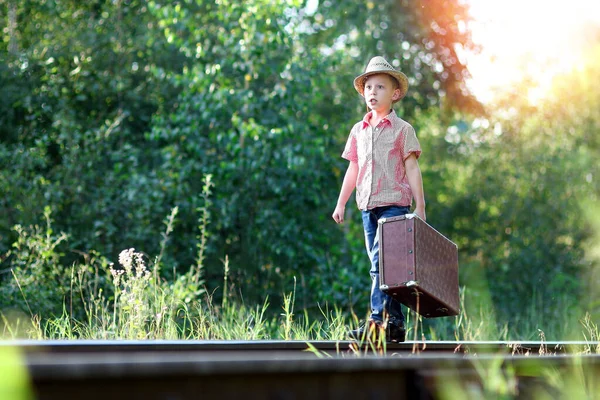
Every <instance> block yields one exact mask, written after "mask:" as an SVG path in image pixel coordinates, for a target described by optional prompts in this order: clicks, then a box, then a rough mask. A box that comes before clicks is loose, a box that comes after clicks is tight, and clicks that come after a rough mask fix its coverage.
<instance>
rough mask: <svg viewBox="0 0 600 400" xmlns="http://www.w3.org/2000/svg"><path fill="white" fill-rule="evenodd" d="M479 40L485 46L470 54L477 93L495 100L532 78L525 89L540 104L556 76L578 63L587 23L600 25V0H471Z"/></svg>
mask: <svg viewBox="0 0 600 400" xmlns="http://www.w3.org/2000/svg"><path fill="white" fill-rule="evenodd" d="M467 1H468V3H470V5H471V15H472V16H473V18H474V21H473V22H472V26H471V28H472V32H473V40H474V41H475V42H476V43H477V44H479V45H481V46H482V51H481V53H480V54H478V55H470V56H468V57H467V61H468V66H469V70H470V71H471V74H472V76H473V79H472V81H471V82H470V83H469V86H470V88H471V89H472V90H473V92H474V93H475V95H476V96H477V97H478V98H479V99H480V100H481V101H483V102H490V101H491V100H493V99H494V97H495V96H496V95H497V94H499V93H502V91H503V90H505V89H506V88H507V87H508V86H509V85H511V84H515V83H517V84H518V83H522V82H530V85H528V87H527V88H523V89H524V90H523V92H522V94H523V95H524V96H527V97H528V99H529V101H530V102H531V103H532V104H534V103H536V102H537V101H538V100H539V99H541V98H543V97H545V96H546V95H547V92H548V90H549V88H550V82H551V80H552V78H553V77H554V76H555V75H557V74H560V73H564V72H567V71H569V70H571V69H573V68H574V67H576V66H577V64H578V62H579V61H580V60H581V58H582V56H583V54H584V52H585V50H586V43H587V37H586V34H587V33H589V32H588V29H587V27H589V26H590V25H591V24H595V25H598V24H600V1H597V0H570V1H568V2H566V1H559V0H502V1H498V0H496V1H490V0H467Z"/></svg>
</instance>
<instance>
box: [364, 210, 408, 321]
mask: <svg viewBox="0 0 600 400" xmlns="http://www.w3.org/2000/svg"><path fill="white" fill-rule="evenodd" d="M409 212H410V208H409V207H406V206H385V207H377V208H374V209H372V210H368V211H363V212H362V220H363V228H364V230H365V245H366V247H367V254H368V255H369V259H370V260H371V319H372V320H374V321H377V322H383V319H384V312H387V313H388V315H389V319H390V321H392V322H394V323H400V322H403V321H404V315H403V314H402V308H401V304H400V303H399V302H398V301H396V300H395V299H394V298H393V297H391V296H388V295H387V294H385V293H384V292H382V291H381V290H380V289H379V237H378V236H377V221H378V220H379V219H380V218H388V217H397V216H399V215H404V214H408V213H409Z"/></svg>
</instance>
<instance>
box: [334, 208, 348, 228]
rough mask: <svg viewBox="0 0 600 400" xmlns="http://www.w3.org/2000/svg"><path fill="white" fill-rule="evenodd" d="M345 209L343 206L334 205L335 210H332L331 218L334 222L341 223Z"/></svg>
mask: <svg viewBox="0 0 600 400" xmlns="http://www.w3.org/2000/svg"><path fill="white" fill-rule="evenodd" d="M345 211H346V207H344V206H340V205H338V206H336V207H335V210H334V211H333V215H332V217H333V220H334V221H335V222H337V223H338V224H341V223H342V222H344V212H345Z"/></svg>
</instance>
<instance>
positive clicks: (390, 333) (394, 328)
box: [385, 321, 406, 343]
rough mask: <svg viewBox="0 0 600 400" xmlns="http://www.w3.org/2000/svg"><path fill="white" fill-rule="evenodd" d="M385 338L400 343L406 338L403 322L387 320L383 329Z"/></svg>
mask: <svg viewBox="0 0 600 400" xmlns="http://www.w3.org/2000/svg"><path fill="white" fill-rule="evenodd" d="M385 340H386V341H387V342H391V343H402V342H404V341H405V340H406V328H405V327H404V322H403V321H400V322H391V321H389V322H388V324H387V327H386V329H385Z"/></svg>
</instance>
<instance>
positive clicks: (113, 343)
mask: <svg viewBox="0 0 600 400" xmlns="http://www.w3.org/2000/svg"><path fill="white" fill-rule="evenodd" d="M309 343H310V345H311V347H313V348H314V349H316V350H318V351H319V352H320V353H322V354H328V355H330V356H337V355H342V354H344V353H347V352H351V353H352V350H351V345H352V343H353V342H351V341H302V340H250V341H238V340H43V341H40V340H17V341H4V342H3V341H0V348H2V347H3V346H16V347H17V348H19V350H20V351H22V352H23V353H25V354H34V353H54V354H56V353H94V352H171V353H180V352H184V353H188V352H194V353H214V352H217V353H230V352H236V353H239V352H243V353H265V354H280V353H299V352H302V351H305V350H307V349H308V348H309ZM595 349H600V342H596V341H544V342H541V341H406V342H404V343H388V344H386V349H385V352H386V354H409V353H413V354H414V353H433V352H435V353H460V354H471V355H475V354H497V353H502V354H504V353H510V354H511V355H540V354H541V355H551V354H567V353H588V352H589V353H594V352H595Z"/></svg>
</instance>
